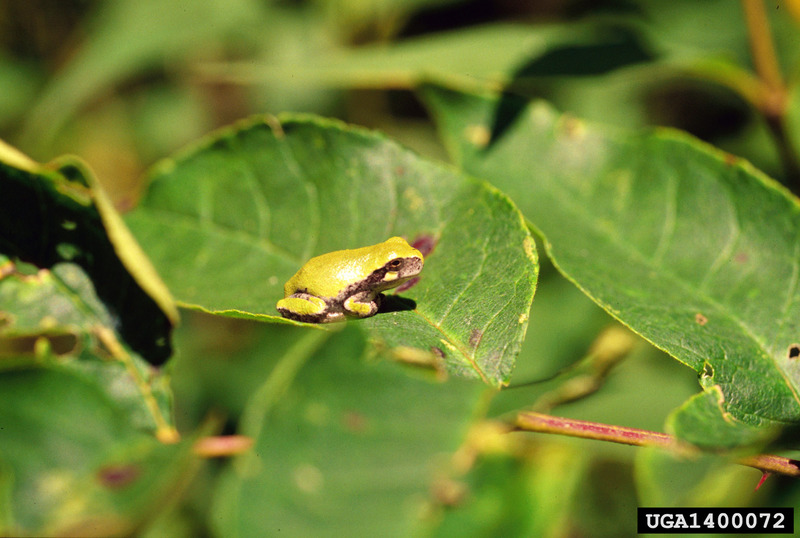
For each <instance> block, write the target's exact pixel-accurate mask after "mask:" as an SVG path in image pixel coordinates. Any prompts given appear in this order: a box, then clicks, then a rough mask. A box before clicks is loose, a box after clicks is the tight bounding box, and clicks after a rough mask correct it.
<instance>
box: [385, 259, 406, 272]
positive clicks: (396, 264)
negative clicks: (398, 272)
mask: <svg viewBox="0 0 800 538" xmlns="http://www.w3.org/2000/svg"><path fill="white" fill-rule="evenodd" d="M401 265H403V260H401V259H400V258H395V259H393V260H392V261H390V262H389V263H387V264H386V266H387V267H388V268H389V269H400V266H401Z"/></svg>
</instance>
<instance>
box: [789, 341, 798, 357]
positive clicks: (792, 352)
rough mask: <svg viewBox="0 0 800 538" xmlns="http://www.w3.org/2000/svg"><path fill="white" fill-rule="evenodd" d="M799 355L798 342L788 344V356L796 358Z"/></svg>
mask: <svg viewBox="0 0 800 538" xmlns="http://www.w3.org/2000/svg"><path fill="white" fill-rule="evenodd" d="M798 357H800V344H792V345H791V346H789V358H790V359H796V358H798Z"/></svg>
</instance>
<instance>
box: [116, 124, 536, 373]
mask: <svg viewBox="0 0 800 538" xmlns="http://www.w3.org/2000/svg"><path fill="white" fill-rule="evenodd" d="M150 183H151V184H150V187H149V189H148V191H147V193H146V194H145V196H144V198H143V200H142V202H141V204H140V206H139V207H138V208H137V209H136V210H135V211H133V212H132V213H130V214H129V215H128V217H127V222H128V224H129V225H130V226H131V229H132V230H133V231H134V233H135V234H136V236H137V238H138V239H139V240H140V241H141V242H142V244H143V246H144V248H145V250H146V251H147V252H148V254H149V255H150V256H151V258H152V260H153V262H154V264H155V265H156V267H157V268H158V270H159V272H160V273H161V275H162V276H163V278H164V279H165V281H166V282H167V284H168V286H169V288H170V290H171V291H172V292H173V294H174V295H175V297H176V298H177V300H178V301H179V302H180V304H182V305H183V306H186V307H190V308H195V309H198V310H204V311H208V312H213V313H217V314H223V315H229V316H234V317H248V318H255V319H262V320H268V321H280V322H285V323H289V322H288V321H286V320H283V319H282V318H279V317H277V314H276V310H275V304H276V302H277V301H278V300H279V299H280V298H282V297H283V284H284V282H285V281H286V280H287V279H288V278H289V277H291V276H292V274H293V273H294V272H295V271H296V270H297V269H298V268H299V267H300V266H301V265H302V264H303V263H305V261H306V260H308V259H309V258H310V257H312V256H315V255H318V254H322V253H324V252H329V251H333V250H339V249H342V248H355V247H361V246H366V245H370V244H374V243H378V242H380V241H383V240H385V239H387V238H388V237H390V236H394V235H401V236H404V237H406V238H407V239H408V240H409V241H411V242H414V243H415V244H418V245H420V248H422V249H423V251H424V253H425V254H426V259H425V268H424V270H423V272H422V277H421V279H420V280H419V282H418V283H417V284H416V285H415V286H413V287H411V288H410V289H407V290H404V291H401V292H400V295H401V296H402V297H403V298H404V299H405V302H403V301H401V300H395V301H393V302H391V304H392V305H393V308H390V309H389V310H393V311H387V312H383V313H379V314H378V315H377V316H374V317H372V318H369V319H366V320H363V321H360V322H359V325H360V326H361V327H363V328H364V329H365V330H367V331H369V334H370V337H371V338H373V339H375V340H377V341H379V342H382V343H383V344H384V346H388V348H389V349H393V350H396V351H400V352H402V351H403V349H407V348H412V349H413V348H415V349H417V350H422V352H424V353H427V354H429V355H430V356H431V357H433V358H436V357H439V358H443V359H444V361H445V363H446V365H447V366H448V368H449V370H450V371H451V372H454V373H457V374H460V375H467V376H471V377H480V378H481V379H483V380H484V381H486V382H489V383H491V384H495V385H499V384H501V383H504V382H506V381H507V380H508V378H509V375H510V372H511V368H512V366H513V361H514V357H515V356H516V354H517V352H518V350H519V347H520V345H521V342H522V339H523V337H524V334H525V329H526V327H527V321H528V310H529V308H530V305H531V301H532V299H533V292H534V287H535V282H536V275H537V271H538V265H537V259H536V250H535V245H534V243H533V239H532V238H531V236H530V234H529V232H528V230H527V228H526V226H525V224H524V222H523V220H522V218H521V215H520V214H519V212H518V211H517V210H516V208H515V207H514V206H513V204H512V203H511V202H510V201H509V200H508V199H507V198H506V197H505V196H504V195H503V194H501V193H500V192H498V191H497V190H495V189H493V188H492V187H490V186H488V185H487V184H485V183H482V182H478V181H475V180H472V179H470V178H467V177H464V176H462V175H460V174H458V173H456V172H455V171H453V170H451V169H449V168H444V167H442V166H439V165H434V164H432V163H429V162H426V161H424V160H422V159H420V158H419V157H418V156H416V155H415V154H413V153H412V152H410V151H408V150H406V149H404V148H401V147H400V146H398V145H397V144H395V143H393V142H391V141H389V140H387V139H385V138H382V137H380V136H378V135H375V134H372V133H369V132H366V131H363V130H360V129H355V128H349V127H346V126H344V125H341V124H339V123H335V122H330V121H325V120H321V119H314V118H308V117H291V116H287V117H285V118H282V120H281V122H280V123H278V120H275V119H266V121H265V119H264V118H256V119H253V120H248V121H247V122H245V123H242V124H239V125H237V126H235V127H233V128H229V129H226V130H223V131H221V132H220V133H218V134H216V135H214V136H213V137H211V138H210V139H208V140H207V141H205V142H204V143H203V144H201V145H200V146H198V147H196V148H194V149H192V150H190V151H188V152H186V153H185V154H183V155H181V156H180V157H178V158H177V159H175V160H167V161H165V162H162V163H161V164H160V165H158V166H157V167H156V168H155V169H154V170H153V172H152V173H151V174H150ZM408 300H411V301H413V303H411V302H409V301H408ZM400 348H403V349H400ZM412 353H416V352H413V351H412Z"/></svg>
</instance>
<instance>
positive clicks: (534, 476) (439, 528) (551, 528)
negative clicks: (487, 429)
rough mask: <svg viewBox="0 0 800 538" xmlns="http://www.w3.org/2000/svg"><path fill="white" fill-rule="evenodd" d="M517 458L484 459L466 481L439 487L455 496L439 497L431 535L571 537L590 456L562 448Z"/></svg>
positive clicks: (536, 449) (550, 446) (543, 445)
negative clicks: (437, 510) (579, 494)
mask: <svg viewBox="0 0 800 538" xmlns="http://www.w3.org/2000/svg"><path fill="white" fill-rule="evenodd" d="M506 443H508V444H513V443H509V442H508V440H506ZM518 452H519V453H504V452H499V451H498V452H494V451H493V452H490V453H488V454H482V455H480V456H479V457H478V459H477V462H476V463H475V466H474V468H473V469H471V470H470V472H469V473H468V474H467V475H466V476H465V477H464V478H463V479H460V480H458V481H453V482H449V483H444V484H443V485H442V486H440V489H443V487H444V486H446V485H450V488H451V489H454V490H455V493H456V495H454V497H455V498H454V499H448V498H446V497H444V495H441V494H440V497H444V498H442V499H441V504H442V506H440V508H439V510H440V512H441V515H440V516H439V517H440V518H441V521H438V522H436V523H437V524H436V525H435V530H434V532H432V533H431V535H432V536H463V537H467V536H569V535H571V534H570V530H571V528H570V527H571V523H572V521H571V520H570V519H571V517H570V516H571V511H572V510H574V509H576V508H577V507H575V506H574V504H573V503H574V499H575V494H576V488H579V487H581V485H582V480H584V479H585V478H586V472H587V467H588V463H589V457H588V456H589V453H588V452H585V451H581V450H578V449H577V448H575V447H572V446H570V445H567V444H562V443H559V442H539V443H537V444H536V445H535V446H532V447H529V448H528V449H527V450H524V451H523V450H518ZM542 462H547V464H546V465H542ZM447 501H449V502H447ZM437 515H438V514H437Z"/></svg>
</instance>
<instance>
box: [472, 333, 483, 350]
mask: <svg viewBox="0 0 800 538" xmlns="http://www.w3.org/2000/svg"><path fill="white" fill-rule="evenodd" d="M481 338H483V331H482V330H480V329H472V332H471V333H469V345H470V347H473V348H476V347H478V344H480V343H481Z"/></svg>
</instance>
